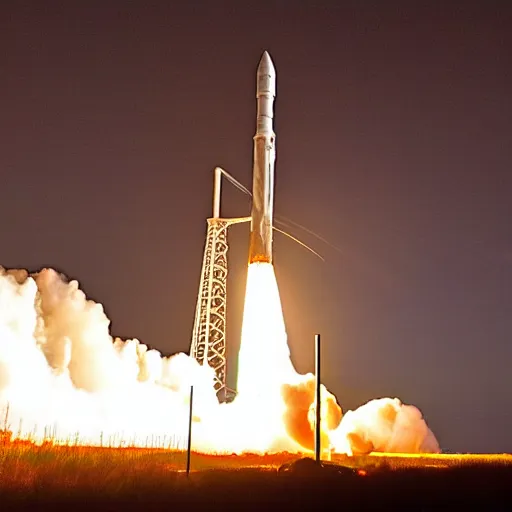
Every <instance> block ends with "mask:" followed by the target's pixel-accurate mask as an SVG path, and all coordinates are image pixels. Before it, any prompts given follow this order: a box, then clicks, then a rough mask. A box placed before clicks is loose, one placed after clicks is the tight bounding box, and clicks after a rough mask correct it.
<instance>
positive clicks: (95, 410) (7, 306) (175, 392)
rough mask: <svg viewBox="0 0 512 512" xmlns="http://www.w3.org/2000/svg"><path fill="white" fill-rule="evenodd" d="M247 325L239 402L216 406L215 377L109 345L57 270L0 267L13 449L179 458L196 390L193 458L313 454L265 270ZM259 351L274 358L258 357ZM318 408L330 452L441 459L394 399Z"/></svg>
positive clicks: (309, 385)
mask: <svg viewBox="0 0 512 512" xmlns="http://www.w3.org/2000/svg"><path fill="white" fill-rule="evenodd" d="M262 296H263V297H267V298H268V303H267V305H265V306H264V307H263V309H262V304H261V302H260V300H261V297H262ZM264 302H265V301H264ZM243 323H244V338H243V340H242V348H241V358H240V375H239V384H240V393H239V395H238V396H237V397H236V399H235V400H234V401H233V402H232V403H230V404H219V403H218V400H217V397H216V394H215V390H214V387H213V380H214V379H213V373H212V370H211V368H209V367H207V366H206V367H205V366H200V365H199V364H198V363H197V362H196V361H195V360H194V359H192V358H190V357H188V356H187V355H185V354H176V355H174V356H171V357H162V356H161V354H160V353H159V352H158V351H156V350H149V349H148V348H147V347H146V346H145V345H143V344H142V343H140V342H139V341H138V340H135V339H131V340H126V341H124V340H121V339H119V338H115V339H113V338H112V337H111V336H110V333H109V320H108V318H107V317H106V316H105V313H104V311H103V308H102V306H101V305H100V304H96V303H94V302H93V301H90V300H87V298H86V296H85V294H84V293H83V292H82V291H81V290H80V289H79V285H78V283H77V282H76V281H71V282H68V281H67V280H66V279H65V277H64V276H62V275H60V274H58V273H57V272H55V271H53V270H51V269H44V270H42V271H41V272H39V273H37V274H32V275H29V274H28V272H26V271H24V270H11V271H6V270H4V269H3V268H2V267H0V415H1V416H0V417H1V418H5V417H6V416H7V421H6V423H7V425H6V426H7V427H8V429H9V430H11V431H12V432H13V434H14V436H15V437H19V438H31V439H33V440H35V441H39V442H42V441H43V440H45V439H50V440H52V441H54V442H58V443H64V444H66V443H71V444H85V445H95V446H99V445H103V446H109V445H110V446H123V445H124V446H125V445H132V446H147V445H148V439H149V444H150V446H154V447H156V446H160V447H171V448H172V447H174V448H179V447H181V448H184V447H185V444H186V436H187V423H188V406H189V404H188V400H189V392H190V386H191V385H193V386H194V424H193V449H194V450H195V451H201V452H207V453H212V452H218V453H222V452H229V453H232V452H235V453H241V452H256V453H264V452H276V451H285V450H286V451H290V452H308V451H309V450H311V449H312V439H313V436H312V416H313V415H312V414H311V412H312V410H314V380H313V378H312V375H299V374H297V373H296V372H295V370H294V369H293V366H292V364H291V362H290V359H289V349H288V345H287V342H286V332H285V329H284V322H283V320H282V312H281V304H280V300H279V294H278V289H277V284H276V281H275V275H274V269H273V267H272V265H270V264H255V265H250V267H249V276H248V287H247V302H246V307H245V310H244V321H243ZM252 329H255V331H256V332H254V331H253V330H252ZM246 333H247V334H246ZM267 336H269V337H270V338H271V339H272V340H273V341H272V343H273V347H270V344H271V342H270V340H267V339H266V337H267ZM258 343H259V344H260V345H261V346H262V347H266V348H268V349H269V350H271V355H269V354H265V355H264V350H263V349H261V350H259V351H258V350H256V349H255V346H256V344H258ZM252 357H255V358H256V359H255V360H254V362H253V361H252V360H251V358H252ZM270 359H273V361H272V362H271V363H270V362H269V360H270ZM253 363H254V364H253ZM260 363H261V366H260ZM322 401H323V402H324V403H323V404H322V410H323V412H324V414H325V416H324V422H323V424H324V426H325V430H324V432H323V437H324V446H325V447H326V448H330V449H331V450H334V451H336V452H338V453H348V454H350V453H368V452H370V451H372V450H375V451H394V452H410V453H418V452H439V445H438V444H437V442H436V440H435V437H434V436H433V434H432V432H431V431H430V430H429V428H428V427H427V425H426V423H425V421H424V420H423V418H422V416H421V413H420V412H419V411H418V409H416V408H415V407H413V406H406V405H403V404H402V403H401V402H400V401H399V400H398V399H380V400H374V401H371V402H369V403H368V404H366V405H364V406H363V407H360V408H359V409H357V410H355V411H349V412H347V413H346V414H345V415H344V416H343V417H341V409H340V408H339V406H338V404H337V403H336V400H335V398H334V396H333V395H331V394H330V393H329V392H328V391H327V390H325V389H322ZM7 411H8V415H7V414H6V412H7ZM340 418H341V422H340Z"/></svg>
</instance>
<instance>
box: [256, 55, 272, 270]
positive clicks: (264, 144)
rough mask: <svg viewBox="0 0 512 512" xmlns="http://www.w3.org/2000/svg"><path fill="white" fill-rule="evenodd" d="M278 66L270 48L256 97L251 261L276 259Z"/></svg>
mask: <svg viewBox="0 0 512 512" xmlns="http://www.w3.org/2000/svg"><path fill="white" fill-rule="evenodd" d="M275 96H276V70H275V68H274V65H273V64H272V60H271V59H270V55H269V54H268V53H267V52H264V53H263V56H262V57H261V60H260V63H259V65H258V72H257V79H256V98H257V104H258V110H257V121H256V135H255V136H254V157H253V158H254V161H253V171H252V176H253V178H252V179H253V182H252V210H251V238H250V246H249V263H256V262H265V263H272V224H273V209H274V163H275V158H276V153H275V140H276V136H275V133H274V128H273V117H274V98H275Z"/></svg>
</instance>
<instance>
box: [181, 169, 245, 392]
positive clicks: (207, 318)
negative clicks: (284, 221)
mask: <svg viewBox="0 0 512 512" xmlns="http://www.w3.org/2000/svg"><path fill="white" fill-rule="evenodd" d="M222 176H225V177H227V178H228V179H229V181H231V182H232V183H233V184H234V185H235V186H237V187H238V188H240V189H242V190H244V191H246V192H248V191H247V189H245V187H244V186H243V185H241V184H240V183H238V182H237V181H236V180H235V179H234V178H233V177H232V176H230V175H229V174H228V173H226V171H224V170H223V169H221V168H220V167H217V168H216V169H215V174H214V192H213V217H211V218H209V219H207V223H208V228H207V232H206V242H205V246H204V254H203V265H202V269H201V279H200V282H199V293H198V296H197V303H196V312H195V318H194V328H193V331H192V343H191V346H190V355H191V356H192V357H193V358H194V359H195V360H196V361H197V362H198V363H199V364H201V365H206V364H207V365H209V366H210V367H211V368H213V370H214V372H215V381H214V386H215V390H216V391H217V396H218V397H219V398H220V399H224V400H225V399H227V397H228V395H230V394H231V393H232V391H231V390H229V389H228V388H227V386H226V310H227V277H228V249H229V246H228V227H229V226H230V225H231V224H236V223H239V222H246V221H249V220H250V217H240V218H233V219H222V218H220V192H221V178H222Z"/></svg>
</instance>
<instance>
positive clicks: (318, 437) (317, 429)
mask: <svg viewBox="0 0 512 512" xmlns="http://www.w3.org/2000/svg"><path fill="white" fill-rule="evenodd" d="M315 377H316V379H315V381H316V382H315V383H316V421H315V460H316V462H320V460H321V458H322V437H321V429H320V427H321V424H320V423H321V412H322V411H321V407H320V334H315Z"/></svg>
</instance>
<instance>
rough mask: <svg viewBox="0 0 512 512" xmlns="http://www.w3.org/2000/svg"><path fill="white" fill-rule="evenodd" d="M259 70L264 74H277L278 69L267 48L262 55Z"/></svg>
mask: <svg viewBox="0 0 512 512" xmlns="http://www.w3.org/2000/svg"><path fill="white" fill-rule="evenodd" d="M258 72H259V73H264V74H266V75H267V74H275V72H276V70H275V68H274V63H273V62H272V59H271V58H270V55H269V53H268V52H267V51H266V50H265V51H264V52H263V55H262V56H261V59H260V63H259V66H258Z"/></svg>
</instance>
